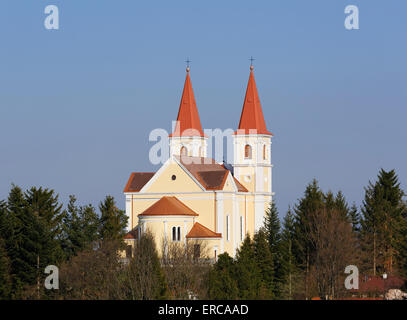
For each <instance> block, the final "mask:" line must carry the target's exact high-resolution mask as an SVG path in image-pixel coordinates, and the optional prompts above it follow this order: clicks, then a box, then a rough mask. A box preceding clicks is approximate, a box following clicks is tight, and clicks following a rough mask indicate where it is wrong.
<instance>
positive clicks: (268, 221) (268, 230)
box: [264, 200, 280, 260]
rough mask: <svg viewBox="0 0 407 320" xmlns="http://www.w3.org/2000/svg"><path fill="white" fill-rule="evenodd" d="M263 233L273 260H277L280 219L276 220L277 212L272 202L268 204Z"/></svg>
mask: <svg viewBox="0 0 407 320" xmlns="http://www.w3.org/2000/svg"><path fill="white" fill-rule="evenodd" d="M264 232H265V235H266V237H267V241H268V244H269V246H270V251H271V253H272V255H273V260H277V255H278V244H279V241H280V219H279V218H278V210H277V206H276V204H275V202H274V200H273V201H272V202H271V203H270V206H269V208H268V210H267V211H266V215H265V217H264Z"/></svg>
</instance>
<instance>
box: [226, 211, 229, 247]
mask: <svg viewBox="0 0 407 320" xmlns="http://www.w3.org/2000/svg"><path fill="white" fill-rule="evenodd" d="M226 241H229V215H227V216H226Z"/></svg>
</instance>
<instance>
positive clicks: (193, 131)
mask: <svg viewBox="0 0 407 320" xmlns="http://www.w3.org/2000/svg"><path fill="white" fill-rule="evenodd" d="M169 136H170V137H180V136H182V137H195V136H197V137H204V136H205V135H204V133H203V131H202V126H201V120H200V119H199V113H198V109H197V107H196V101H195V97H194V91H193V90H192V84H191V78H190V77H189V69H187V77H186V79H185V84H184V91H183V92H182V98H181V103H180V105H179V111H178V116H177V123H176V126H175V130H174V132H173V133H172V134H170V135H169Z"/></svg>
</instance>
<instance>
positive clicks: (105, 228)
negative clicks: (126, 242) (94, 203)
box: [99, 196, 128, 240]
mask: <svg viewBox="0 0 407 320" xmlns="http://www.w3.org/2000/svg"><path fill="white" fill-rule="evenodd" d="M99 210H100V213H101V217H100V224H101V228H100V237H101V238H102V239H103V240H116V239H123V237H124V235H125V233H126V226H127V220H128V217H127V216H126V215H125V213H124V211H123V210H120V209H118V208H117V206H116V203H115V201H114V198H113V197H112V196H106V198H105V200H104V201H103V202H101V203H100V205H99Z"/></svg>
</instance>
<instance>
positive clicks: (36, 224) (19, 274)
mask: <svg viewBox="0 0 407 320" xmlns="http://www.w3.org/2000/svg"><path fill="white" fill-rule="evenodd" d="M27 208H28V207H27V201H26V200H25V198H24V195H23V192H22V191H21V189H20V188H19V187H17V186H13V187H12V189H11V191H10V194H9V197H8V201H7V214H8V223H9V224H10V227H9V230H8V232H9V235H8V238H6V239H5V240H6V250H7V253H8V256H9V258H10V262H11V270H12V282H13V297H15V298H16V297H17V298H18V297H20V295H21V293H22V290H23V287H24V286H26V285H32V284H34V283H35V282H36V280H37V279H38V277H39V276H40V269H39V267H38V262H39V255H40V253H41V249H42V248H41V246H42V242H43V239H42V235H43V234H44V226H43V224H42V223H40V221H39V220H38V218H37V217H36V216H35V215H34V214H33V211H32V210H28V209H27Z"/></svg>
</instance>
